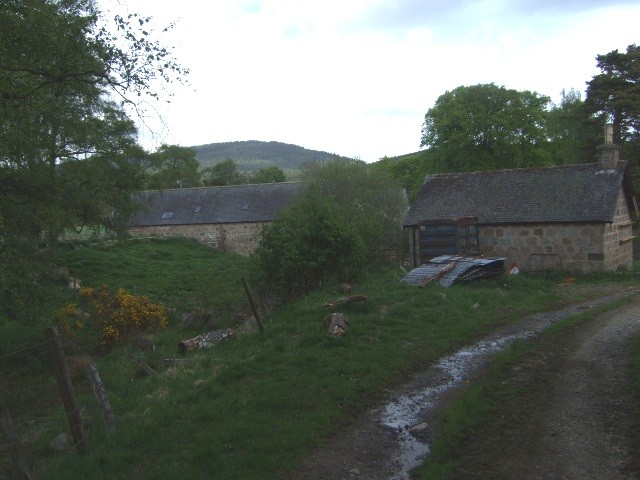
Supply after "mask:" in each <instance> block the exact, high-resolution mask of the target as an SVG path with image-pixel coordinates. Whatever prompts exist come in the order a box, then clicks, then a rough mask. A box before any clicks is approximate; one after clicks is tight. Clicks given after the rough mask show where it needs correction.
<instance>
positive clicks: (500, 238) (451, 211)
mask: <svg viewBox="0 0 640 480" xmlns="http://www.w3.org/2000/svg"><path fill="white" fill-rule="evenodd" d="M600 148H601V149H602V150H601V152H600V153H601V154H600V161H599V162H597V163H589V164H575V165H564V166H557V167H548V168H526V169H509V170H493V171H483V172H467V173H446V174H437V175H431V176H428V177H427V179H426V180H425V182H424V184H423V186H422V189H421V191H420V193H419V195H418V197H417V199H416V200H415V201H414V202H413V204H412V205H411V207H410V209H409V211H408V213H407V215H406V217H405V219H404V222H403V226H404V228H405V229H406V230H408V232H409V243H410V256H411V262H410V263H412V264H413V266H414V267H417V266H420V265H421V264H422V263H424V262H425V261H426V260H428V258H429V257H430V255H429V252H428V251H427V244H428V243H429V242H428V241H427V240H426V237H425V235H426V232H428V231H429V229H430V226H431V225H436V228H441V225H443V224H448V225H450V226H453V228H461V229H464V230H465V234H464V235H463V236H459V239H460V238H461V239H463V241H464V243H465V248H464V249H463V250H462V253H464V251H465V250H466V251H467V252H469V251H474V252H477V253H478V254H480V255H483V256H488V257H505V258H506V259H507V265H508V266H510V265H512V264H513V263H516V264H518V266H519V267H520V268H521V269H523V270H529V271H536V270H538V271H539V270H556V269H557V270H566V271H574V272H591V271H615V270H619V269H631V268H632V266H633V238H634V236H633V233H632V226H633V220H632V219H633V216H632V210H631V208H632V205H633V194H632V190H631V180H630V176H629V171H628V167H627V165H626V163H625V162H620V161H618V153H617V152H618V151H617V147H616V146H615V145H608V146H607V145H605V146H603V147H600ZM459 220H463V221H459ZM457 225H460V227H458V226H457ZM456 253H458V252H456Z"/></svg>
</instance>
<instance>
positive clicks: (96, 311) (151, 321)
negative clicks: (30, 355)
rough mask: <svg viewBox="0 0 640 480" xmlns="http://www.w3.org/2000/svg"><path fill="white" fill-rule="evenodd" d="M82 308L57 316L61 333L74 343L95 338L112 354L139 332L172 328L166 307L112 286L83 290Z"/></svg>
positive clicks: (68, 308) (69, 307) (70, 305)
mask: <svg viewBox="0 0 640 480" xmlns="http://www.w3.org/2000/svg"><path fill="white" fill-rule="evenodd" d="M79 293H80V300H81V302H80V306H78V305H76V304H74V303H68V304H67V305H65V306H64V307H62V309H60V311H59V312H58V315H57V324H58V326H59V328H60V330H61V333H62V334H63V335H64V336H65V337H66V338H67V339H68V340H69V341H71V342H76V343H77V341H78V340H79V338H83V339H86V337H87V336H93V337H95V341H96V342H97V346H98V347H99V348H100V349H101V350H103V351H109V350H111V348H113V346H114V345H116V344H117V343H118V342H120V341H122V340H125V339H128V338H130V337H131V336H132V335H133V334H135V333H139V332H154V331H156V330H159V329H162V328H165V327H166V326H167V325H168V318H167V316H166V313H165V308H164V306H163V305H160V304H156V303H153V302H151V300H150V299H149V298H148V297H147V296H145V295H133V294H131V293H129V292H127V291H126V290H124V289H122V288H119V289H117V290H116V291H113V290H112V289H111V288H110V287H109V286H108V285H103V286H102V287H100V288H98V289H93V288H83V289H81V290H80V292H79Z"/></svg>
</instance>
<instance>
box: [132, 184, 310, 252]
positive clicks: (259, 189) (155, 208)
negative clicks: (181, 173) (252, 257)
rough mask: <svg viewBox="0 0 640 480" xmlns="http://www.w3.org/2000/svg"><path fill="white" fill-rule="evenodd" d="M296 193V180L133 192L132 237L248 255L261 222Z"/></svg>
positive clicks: (251, 250)
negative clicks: (184, 241) (190, 242)
mask: <svg viewBox="0 0 640 480" xmlns="http://www.w3.org/2000/svg"><path fill="white" fill-rule="evenodd" d="M299 191H300V184H299V183H266V184H258V185H231V186H225V187H202V188H180V189H170V190H152V191H145V192H141V193H139V194H137V196H136V200H137V201H138V203H139V204H140V210H138V211H137V212H136V214H135V215H134V216H133V217H132V218H131V221H130V223H129V233H130V234H131V236H133V237H189V238H195V239H197V240H198V241H200V242H202V243H204V244H206V245H210V246H212V247H214V248H217V249H219V250H223V251H227V252H235V253H240V254H243V255H249V254H250V253H252V252H253V251H254V250H255V249H256V247H257V246H258V242H259V236H260V231H261V230H262V227H263V226H264V225H265V223H268V222H271V221H273V220H274V219H275V218H276V215H277V214H278V212H279V211H280V210H281V209H282V208H284V207H286V206H288V205H289V204H290V202H291V200H292V198H293V197H294V196H295V195H296V194H297V193H298V192H299Z"/></svg>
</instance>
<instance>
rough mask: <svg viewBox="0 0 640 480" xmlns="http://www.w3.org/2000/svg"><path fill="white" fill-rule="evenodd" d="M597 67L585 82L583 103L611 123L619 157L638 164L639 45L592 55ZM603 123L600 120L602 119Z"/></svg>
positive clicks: (639, 139) (639, 147)
mask: <svg viewBox="0 0 640 480" xmlns="http://www.w3.org/2000/svg"><path fill="white" fill-rule="evenodd" d="M596 60H597V66H598V68H599V69H600V72H601V73H599V74H598V75H595V76H594V77H593V78H592V79H591V80H590V81H589V82H587V99H586V102H585V103H586V105H587V107H588V109H589V111H590V112H592V113H594V114H596V115H599V116H600V117H601V118H602V119H603V120H604V121H607V122H612V123H613V136H614V143H616V144H618V145H620V146H621V147H622V158H623V159H625V160H627V161H630V162H632V163H633V164H634V165H635V166H636V168H638V167H639V166H640V165H638V164H639V163H640V46H637V45H635V44H633V45H629V46H628V47H627V50H626V52H620V51H618V50H613V51H611V52H609V53H607V54H604V55H598V56H597V57H596ZM602 123H604V122H602Z"/></svg>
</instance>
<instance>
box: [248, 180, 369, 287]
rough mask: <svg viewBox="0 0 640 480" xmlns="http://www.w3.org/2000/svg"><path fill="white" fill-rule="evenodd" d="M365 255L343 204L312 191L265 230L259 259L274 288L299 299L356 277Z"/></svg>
mask: <svg viewBox="0 0 640 480" xmlns="http://www.w3.org/2000/svg"><path fill="white" fill-rule="evenodd" d="M365 253H366V250H365V245H364V242H363V241H362V237H361V235H360V233H359V232H358V231H357V230H356V229H355V226H354V225H353V224H352V223H351V222H350V221H349V218H348V217H347V216H346V215H345V214H344V211H343V210H342V209H341V207H340V204H339V203H338V202H337V201H336V200H334V199H332V198H330V197H327V196H325V195H321V194H320V193H319V192H318V191H317V190H316V189H314V188H312V189H310V190H309V191H308V192H307V193H306V194H304V195H302V196H300V197H299V199H298V201H296V202H294V204H293V205H292V206H291V207H290V208H288V209H286V210H285V211H283V212H281V213H280V214H279V215H278V218H277V219H276V221H275V222H273V223H271V224H269V225H267V226H265V227H264V229H263V231H262V238H261V240H260V245H259V247H258V249H257V251H256V253H255V256H256V258H257V260H258V264H259V267H260V269H261V270H262V272H263V273H264V275H265V277H266V280H267V281H268V283H269V284H270V285H271V286H273V287H275V288H276V289H278V290H280V291H282V292H285V293H286V294H288V295H290V296H296V295H301V294H305V293H308V292H310V291H312V290H315V289H317V288H320V287H321V286H322V285H323V283H325V282H326V281H329V280H339V281H341V280H348V279H350V278H351V277H352V275H353V274H354V273H355V270H356V269H357V268H358V266H359V264H360V263H361V261H362V258H363V257H364V256H365Z"/></svg>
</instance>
